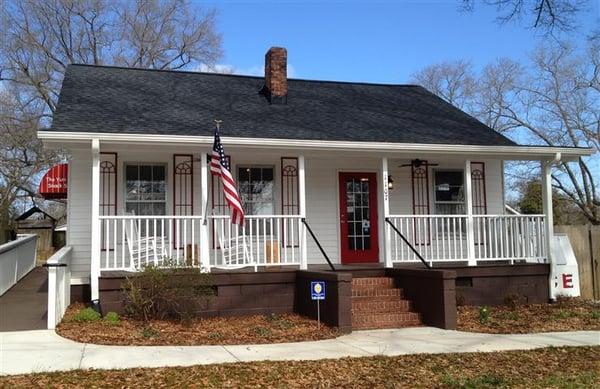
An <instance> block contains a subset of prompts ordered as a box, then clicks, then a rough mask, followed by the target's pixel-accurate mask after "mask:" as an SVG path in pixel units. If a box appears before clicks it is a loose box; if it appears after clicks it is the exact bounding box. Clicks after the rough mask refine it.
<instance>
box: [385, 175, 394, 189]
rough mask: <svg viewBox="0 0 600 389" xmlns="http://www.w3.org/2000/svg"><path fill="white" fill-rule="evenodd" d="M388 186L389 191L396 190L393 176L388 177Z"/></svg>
mask: <svg viewBox="0 0 600 389" xmlns="http://www.w3.org/2000/svg"><path fill="white" fill-rule="evenodd" d="M387 186H388V189H389V190H394V180H392V176H388V179H387Z"/></svg>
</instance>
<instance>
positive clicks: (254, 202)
mask: <svg viewBox="0 0 600 389" xmlns="http://www.w3.org/2000/svg"><path fill="white" fill-rule="evenodd" d="M257 168H259V169H271V170H272V172H273V189H272V191H271V205H272V209H273V214H275V213H276V208H275V206H276V204H275V197H276V193H275V192H276V187H277V182H276V177H275V175H276V173H277V170H276V168H275V165H257V164H240V165H236V167H235V169H236V178H237V181H236V182H237V183H238V190H240V189H239V188H240V187H241V180H240V169H257ZM240 197H242V194H241V193H240ZM250 203H252V204H256V203H259V202H257V201H250ZM260 203H266V201H265V202H263V201H261V202H260ZM245 206H246V203H245V202H242V207H244V208H245ZM253 208H254V207H253Z"/></svg>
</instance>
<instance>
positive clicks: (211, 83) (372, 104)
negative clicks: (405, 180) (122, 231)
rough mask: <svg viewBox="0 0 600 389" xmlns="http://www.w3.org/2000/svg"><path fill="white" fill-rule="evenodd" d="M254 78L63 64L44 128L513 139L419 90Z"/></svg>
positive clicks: (488, 141) (487, 141)
mask: <svg viewBox="0 0 600 389" xmlns="http://www.w3.org/2000/svg"><path fill="white" fill-rule="evenodd" d="M263 81H264V80H263V78H262V77H249V76H236V75H222V74H212V73H192V72H178V71H157V70H140V69H126V68H118V67H104V66H88V65H71V66H69V68H68V69H67V72H66V74H65V78H64V81H63V86H62V90H61V93H60V99H59V102H58V108H57V111H56V113H55V114H54V120H53V123H52V128H51V130H54V131H78V132H105V133H106V132H108V133H128V134H168V135H212V131H213V128H214V124H213V119H216V118H218V119H221V120H223V124H222V127H221V129H222V130H221V134H222V135H223V136H232V137H249V138H252V137H257V138H280V139H312V140H338V141H363V142H394V143H433V144H465V145H515V143H514V142H512V141H511V140H509V139H508V138H506V137H504V136H502V135H500V134H498V133H497V132H495V131H493V130H492V129H491V128H489V127H487V126H485V125H484V124H482V123H481V122H479V121H477V120H476V119H474V118H473V117H471V116H469V115H467V114H466V113H464V112H462V111H461V110H459V109H457V108H456V107H454V106H452V105H450V104H448V103H446V102H445V101H443V100H442V99H440V98H438V97H437V96H435V95H433V94H432V93H430V92H429V91H427V90H426V89H425V88H423V87H420V86H414V85H381V84H364V83H351V82H330V81H308V80H294V79H290V80H289V82H288V87H289V92H288V99H287V104H269V102H268V101H267V99H266V98H265V96H263V95H261V94H259V91H260V90H261V88H262V87H263Z"/></svg>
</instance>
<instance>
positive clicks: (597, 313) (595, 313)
mask: <svg viewBox="0 0 600 389" xmlns="http://www.w3.org/2000/svg"><path fill="white" fill-rule="evenodd" d="M591 315H592V319H594V320H600V311H592V313H591Z"/></svg>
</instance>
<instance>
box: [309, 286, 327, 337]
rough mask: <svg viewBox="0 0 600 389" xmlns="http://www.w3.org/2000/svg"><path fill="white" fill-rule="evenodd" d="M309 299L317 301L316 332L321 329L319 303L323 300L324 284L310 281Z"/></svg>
mask: <svg viewBox="0 0 600 389" xmlns="http://www.w3.org/2000/svg"><path fill="white" fill-rule="evenodd" d="M310 298H311V299H312V300H317V330H319V329H321V308H320V306H319V305H320V304H319V302H320V301H321V300H325V282H324V281H311V282H310Z"/></svg>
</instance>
